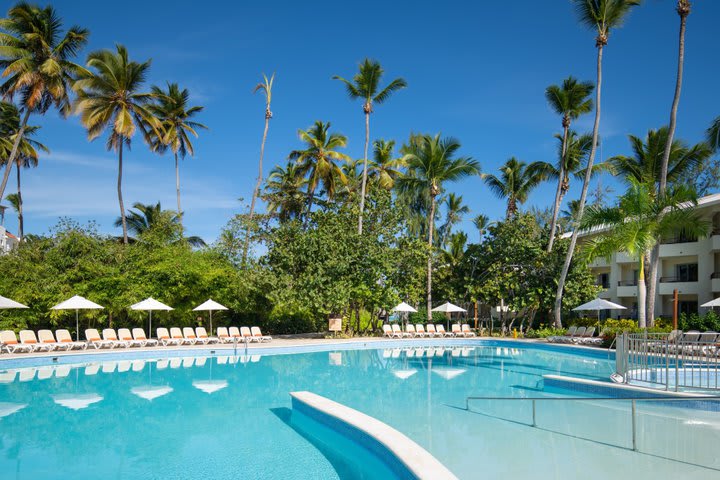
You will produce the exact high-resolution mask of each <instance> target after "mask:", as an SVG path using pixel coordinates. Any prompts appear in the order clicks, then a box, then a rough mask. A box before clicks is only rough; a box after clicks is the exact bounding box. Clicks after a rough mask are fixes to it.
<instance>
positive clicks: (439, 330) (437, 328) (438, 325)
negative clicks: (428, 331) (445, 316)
mask: <svg viewBox="0 0 720 480" xmlns="http://www.w3.org/2000/svg"><path fill="white" fill-rule="evenodd" d="M435 331H436V332H437V333H438V334H439V335H441V336H443V337H454V336H455V334H454V333H452V332H446V331H445V327H444V326H443V325H442V324H441V323H436V324H435Z"/></svg>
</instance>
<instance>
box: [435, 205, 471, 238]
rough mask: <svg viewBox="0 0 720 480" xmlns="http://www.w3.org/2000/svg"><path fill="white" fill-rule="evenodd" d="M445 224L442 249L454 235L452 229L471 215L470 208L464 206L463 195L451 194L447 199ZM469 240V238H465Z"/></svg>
mask: <svg viewBox="0 0 720 480" xmlns="http://www.w3.org/2000/svg"><path fill="white" fill-rule="evenodd" d="M444 203H445V224H444V225H443V226H442V229H441V231H442V237H441V239H440V247H444V246H445V244H446V242H447V241H448V239H449V237H450V236H451V235H452V229H453V227H454V226H455V225H457V224H458V223H459V222H460V220H462V217H463V215H466V214H468V213H470V208H468V206H467V205H463V197H462V195H456V194H455V193H449V194H448V195H447V196H446V197H445V202H444ZM465 239H466V240H467V236H466V238H465Z"/></svg>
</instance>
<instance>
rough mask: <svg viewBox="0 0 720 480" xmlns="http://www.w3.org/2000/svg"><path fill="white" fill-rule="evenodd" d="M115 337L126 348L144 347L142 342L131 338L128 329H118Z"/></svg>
mask: <svg viewBox="0 0 720 480" xmlns="http://www.w3.org/2000/svg"><path fill="white" fill-rule="evenodd" d="M117 336H118V338H119V339H120V341H121V342H125V343H126V344H127V346H128V347H144V346H145V342H143V341H142V340H137V339H134V338H133V337H132V334H131V333H130V329H128V328H119V329H118V332H117Z"/></svg>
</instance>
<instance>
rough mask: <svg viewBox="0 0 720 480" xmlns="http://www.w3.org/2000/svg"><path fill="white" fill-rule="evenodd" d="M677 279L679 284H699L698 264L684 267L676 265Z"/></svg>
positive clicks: (689, 264) (688, 264)
mask: <svg viewBox="0 0 720 480" xmlns="http://www.w3.org/2000/svg"><path fill="white" fill-rule="evenodd" d="M675 278H676V281H677V282H697V279H698V266H697V263H687V264H683V265H675Z"/></svg>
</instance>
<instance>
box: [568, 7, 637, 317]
mask: <svg viewBox="0 0 720 480" xmlns="http://www.w3.org/2000/svg"><path fill="white" fill-rule="evenodd" d="M573 3H574V4H575V8H576V10H577V13H578V17H579V20H580V23H582V24H584V25H585V26H587V27H588V28H590V29H591V30H593V31H594V32H595V33H596V36H595V47H597V79H596V80H595V121H594V122H593V133H592V148H591V149H590V156H589V157H588V162H587V168H586V170H585V178H584V180H583V187H582V191H581V193H580V204H579V206H578V218H582V215H583V211H584V209H585V200H586V198H587V192H588V188H589V187H590V178H591V176H592V172H593V164H594V163H595V152H596V151H597V145H598V135H599V133H600V99H601V94H602V58H603V51H604V49H605V46H606V45H607V43H608V37H609V35H610V30H611V29H613V28H617V27H619V26H621V25H622V23H623V21H624V20H625V17H626V16H627V14H628V13H629V12H630V9H631V8H632V7H635V6H637V5H640V0H573ZM577 235H578V229H577V228H573V233H572V236H571V237H570V246H569V247H568V250H567V255H566V256H565V263H564V264H563V268H562V271H561V272H560V278H559V280H558V287H557V292H556V294H555V322H554V323H555V327H557V328H561V327H562V318H561V315H562V297H563V288H564V287H565V281H566V279H567V275H568V272H569V271H570V263H571V262H572V258H573V254H574V253H575V245H576V244H577Z"/></svg>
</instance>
